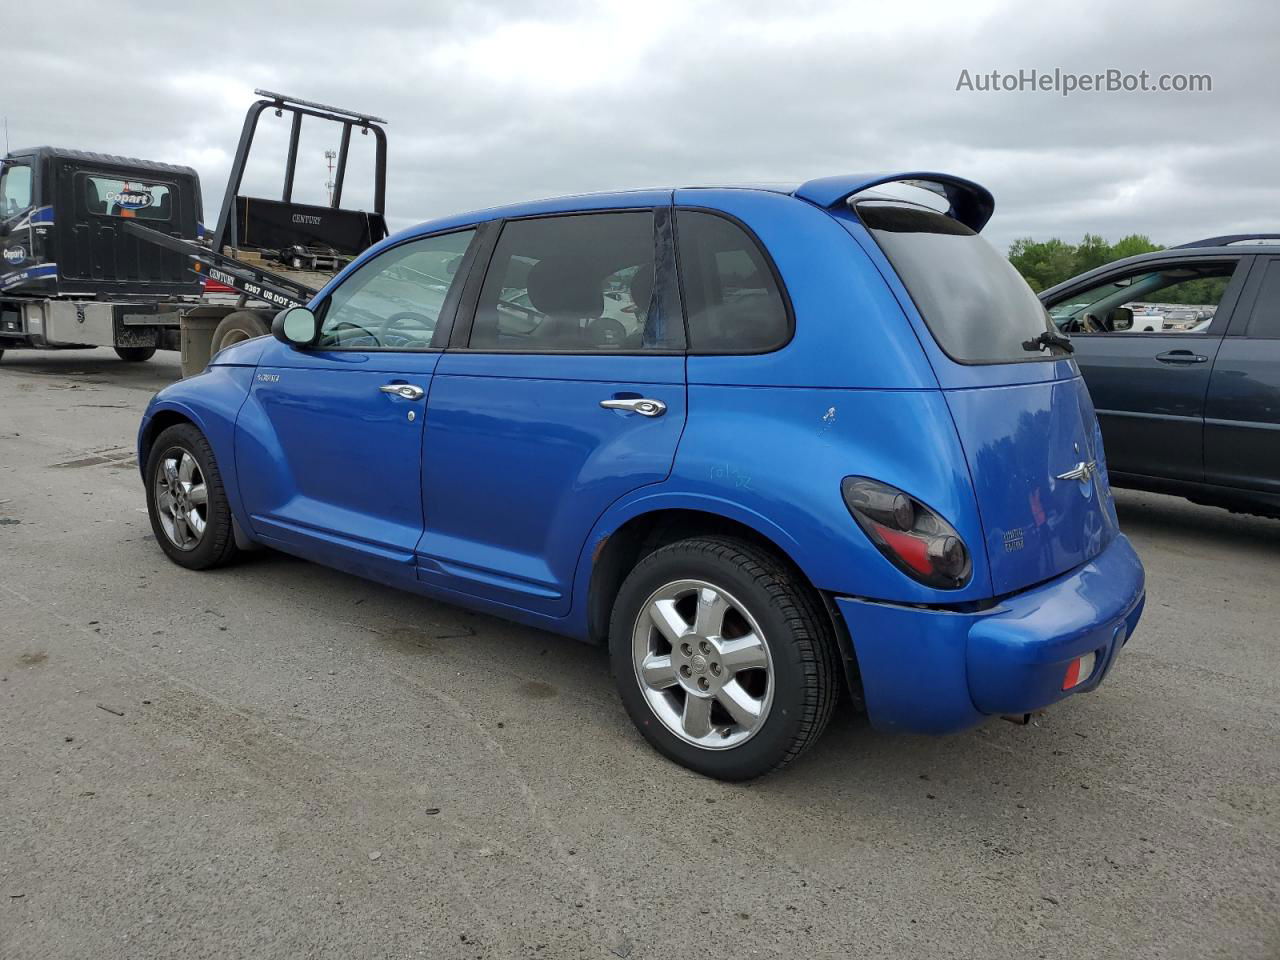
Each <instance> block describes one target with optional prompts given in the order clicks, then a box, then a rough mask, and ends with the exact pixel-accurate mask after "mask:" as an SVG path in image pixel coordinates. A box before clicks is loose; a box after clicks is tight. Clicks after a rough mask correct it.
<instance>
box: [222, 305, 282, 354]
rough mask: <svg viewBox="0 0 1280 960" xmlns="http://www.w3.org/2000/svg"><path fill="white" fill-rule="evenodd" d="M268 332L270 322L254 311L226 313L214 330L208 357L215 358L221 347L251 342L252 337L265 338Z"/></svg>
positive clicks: (269, 330)
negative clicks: (246, 341)
mask: <svg viewBox="0 0 1280 960" xmlns="http://www.w3.org/2000/svg"><path fill="white" fill-rule="evenodd" d="M270 332H271V321H270V320H269V319H268V318H267V317H264V316H263V315H262V314H261V313H258V312H257V311H255V310H237V311H236V312H235V313H228V314H227V315H226V316H225V317H223V318H222V320H221V322H220V323H219V324H218V326H217V327H216V328H214V331H213V341H212V342H211V343H210V345H209V356H210V357H213V356H215V355H216V354H217V352H218V351H219V350H221V349H222V348H223V347H229V346H231V345H232V344H235V343H242V342H243V341H245V340H252V339H253V338H254V337H265V336H266V335H267V334H268V333H270Z"/></svg>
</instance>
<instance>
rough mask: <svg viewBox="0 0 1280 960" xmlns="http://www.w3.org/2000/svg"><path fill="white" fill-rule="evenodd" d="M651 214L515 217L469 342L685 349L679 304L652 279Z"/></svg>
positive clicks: (529, 348)
mask: <svg viewBox="0 0 1280 960" xmlns="http://www.w3.org/2000/svg"><path fill="white" fill-rule="evenodd" d="M654 227H655V217H654V214H653V211H650V210H643V211H625V212H619V213H589V214H572V215H569V216H558V217H540V218H536V219H529V220H512V221H510V222H509V223H507V224H505V225H504V226H503V228H502V235H501V236H500V237H499V238H498V243H497V246H496V247H495V248H494V252H493V258H492V260H491V262H490V264H489V269H488V272H487V273H486V274H485V278H484V285H483V287H482V288H481V291H480V299H479V302H478V303H477V305H476V315H475V322H474V324H473V326H472V330H471V339H470V342H469V344H468V346H469V347H470V348H471V349H473V350H500V351H507V350H512V351H520V352H532V353H556V352H561V353H610V352H623V353H627V352H635V351H645V350H679V349H682V348H683V345H684V336H683V328H682V325H681V322H680V316H679V310H678V309H677V308H676V306H675V304H674V302H673V298H672V297H671V296H669V295H668V293H667V291H666V286H667V285H666V284H658V283H655V275H660V274H661V272H662V271H661V270H660V269H658V268H659V263H658V259H657V258H656V257H655V230H654Z"/></svg>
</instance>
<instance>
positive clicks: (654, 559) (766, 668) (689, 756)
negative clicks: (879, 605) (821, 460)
mask: <svg viewBox="0 0 1280 960" xmlns="http://www.w3.org/2000/svg"><path fill="white" fill-rule="evenodd" d="M831 634H832V630H831V625H830V621H829V620H828V618H827V616H826V614H825V613H824V611H823V610H822V608H821V601H820V598H819V597H818V596H817V594H816V593H815V592H814V590H813V588H812V587H810V586H809V584H808V583H806V582H804V581H803V580H802V579H801V577H800V575H799V574H798V573H797V572H794V571H792V570H791V569H790V568H789V567H788V566H787V565H785V564H784V563H782V562H781V561H780V560H779V559H778V558H777V557H776V556H774V555H773V554H771V553H769V552H767V551H765V550H763V549H761V548H759V547H756V546H755V545H753V544H750V543H747V542H745V541H742V540H736V539H732V538H728V537H723V538H722V537H705V538H697V539H689V540H681V541H679V542H677V543H673V544H670V545H668V546H665V547H662V548H660V549H658V550H656V551H654V552H653V553H651V554H649V555H648V556H647V557H645V558H644V559H643V560H641V561H640V562H639V563H638V564H637V565H636V567H635V569H634V570H632V572H631V573H630V575H629V576H628V577H627V579H626V580H625V581H624V582H623V584H622V587H621V589H620V590H619V591H618V597H617V600H616V602H615V604H614V610H613V617H612V620H611V623H610V628H609V646H610V658H611V661H612V665H613V672H614V676H615V678H616V680H617V683H618V691H619V693H620V695H621V697H622V701H623V704H624V705H625V706H626V708H627V712H628V713H629V714H630V716H631V719H632V721H633V722H634V723H635V725H636V727H637V728H638V729H639V730H640V732H641V734H642V735H643V736H644V738H645V739H646V740H648V741H649V743H650V744H651V745H652V746H653V747H654V748H656V749H657V750H658V751H659V752H660V753H662V754H663V755H664V756H666V757H668V758H670V759H671V760H674V761H675V762H676V763H679V764H681V765H682V766H685V767H688V768H689V769H691V770H694V771H696V772H698V773H701V774H704V775H706V776H709V777H715V778H717V779H720V780H750V779H753V778H755V777H759V776H762V775H764V774H766V773H769V772H770V771H772V770H776V769H777V768H779V767H781V766H784V765H785V764H787V763H789V762H791V761H792V760H794V759H795V758H796V757H798V756H799V755H800V754H801V753H803V752H804V751H805V750H806V749H808V747H809V746H810V745H812V744H813V742H814V741H816V740H817V739H818V737H819V735H820V734H821V733H822V731H823V730H824V729H825V728H826V725H827V722H828V721H829V720H830V719H831V714H832V711H833V709H834V707H835V703H836V699H837V697H838V693H839V687H838V670H839V665H838V663H837V661H836V656H835V654H836V651H835V647H834V641H833V638H832V635H831Z"/></svg>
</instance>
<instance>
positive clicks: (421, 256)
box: [236, 230, 476, 579]
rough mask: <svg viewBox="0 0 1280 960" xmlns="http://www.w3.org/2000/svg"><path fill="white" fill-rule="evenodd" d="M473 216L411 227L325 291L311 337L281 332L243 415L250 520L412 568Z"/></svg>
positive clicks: (277, 536)
mask: <svg viewBox="0 0 1280 960" xmlns="http://www.w3.org/2000/svg"><path fill="white" fill-rule="evenodd" d="M475 233H476V232H475V231H474V230H462V231H455V232H452V233H447V234H441V235H437V236H431V237H422V238H416V239H413V240H409V241H407V242H405V243H402V244H399V245H397V246H395V247H392V248H390V249H388V250H385V251H383V252H382V253H380V254H379V255H378V256H376V257H374V258H373V259H372V260H370V261H368V262H366V263H365V264H363V265H362V266H360V267H359V268H357V269H356V270H355V271H353V272H352V273H350V274H349V275H348V276H347V277H346V278H345V279H344V280H343V281H342V282H341V283H340V284H339V285H338V286H337V287H336V288H335V289H334V290H333V292H332V293H331V294H330V295H329V296H328V297H327V298H326V299H325V300H324V301H323V302H322V303H320V304H318V305H317V313H318V315H319V316H320V317H321V320H322V328H321V335H320V339H319V342H318V344H317V345H316V347H315V348H313V349H307V350H298V349H295V348H293V347H290V346H288V345H286V344H284V343H281V342H278V341H274V340H273V341H272V342H271V343H270V344H269V345H268V346H267V347H266V348H265V349H264V351H263V353H262V356H261V359H260V360H259V363H258V369H257V372H256V374H255V377H254V383H253V387H252V389H251V391H250V395H249V398H248V401H247V402H246V403H245V405H244V407H243V408H242V409H241V412H240V415H239V418H238V420H237V439H236V458H237V461H238V468H239V469H238V470H237V473H238V475H239V478H240V493H241V497H242V498H243V500H244V503H245V506H246V507H247V509H248V511H249V513H250V522H251V524H252V525H253V529H254V532H255V534H257V535H258V536H260V537H264V538H269V539H270V541H272V542H274V543H275V544H276V545H278V546H281V547H284V548H286V549H290V550H291V551H292V552H295V553H299V554H301V555H303V556H308V557H312V558H314V559H317V560H320V561H321V562H324V563H329V564H331V565H333V566H338V567H342V568H345V569H350V570H353V571H355V572H357V573H361V574H365V575H369V576H374V577H376V578H379V579H385V578H397V577H403V578H406V579H413V570H414V565H413V551H414V547H415V546H416V545H417V542H418V539H419V538H420V537H421V536H422V501H421V477H422V458H423V450H422V442H423V424H424V415H425V413H426V409H427V394H428V393H429V392H430V390H431V386H432V375H433V373H434V372H435V368H436V364H437V362H438V361H439V359H440V355H441V347H440V344H439V343H438V342H436V340H435V338H436V336H437V330H439V336H441V337H444V336H447V330H445V329H444V327H445V326H447V325H448V321H449V318H450V317H451V315H452V311H453V310H454V309H455V306H456V303H457V298H458V295H459V294H460V290H458V289H457V288H458V287H459V286H460V281H459V280H458V279H457V277H458V276H459V275H460V274H461V273H462V270H460V269H459V265H460V264H461V263H462V262H463V260H464V254H465V252H466V251H467V249H468V246H469V244H470V243H471V241H472V239H473V237H474V236H475Z"/></svg>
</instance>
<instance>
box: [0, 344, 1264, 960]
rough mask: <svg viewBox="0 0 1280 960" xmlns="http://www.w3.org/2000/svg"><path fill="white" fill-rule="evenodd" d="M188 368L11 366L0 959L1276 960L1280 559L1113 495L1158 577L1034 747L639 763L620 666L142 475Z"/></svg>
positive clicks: (847, 716) (836, 726)
mask: <svg viewBox="0 0 1280 960" xmlns="http://www.w3.org/2000/svg"><path fill="white" fill-rule="evenodd" d="M165 356H168V357H170V358H172V357H173V355H172V354H168V355H165V354H161V355H159V357H158V358H157V359H156V360H153V361H151V362H149V363H146V364H140V365H128V364H123V363H121V362H119V361H117V360H116V359H115V358H114V356H112V355H111V354H110V353H109V352H106V351H97V352H73V353H64V354H38V353H13V352H11V353H9V354H7V355H6V356H5V358H4V360H3V362H2V363H0V410H2V411H3V416H2V417H0V678H2V679H0V823H2V824H3V829H0V957H3V958H4V960H17V958H39V960H53V958H77V960H80V958H85V957H92V958H94V960H108V958H159V957H209V958H232V957H253V958H265V957H280V958H303V957H326V958H328V957H333V958H343V960H346V958H353V957H366V956H368V957H375V956H376V957H380V958H383V957H385V958H398V957H433V958H436V957H439V958H452V957H483V958H488V957H522V958H523V957H548V958H561V957H598V958H603V960H608V958H610V957H615V956H616V957H624V958H625V957H633V958H637V960H639V958H648V957H663V958H669V957H676V956H705V957H734V958H747V957H756V956H759V957H775V956H777V957H806V958H808V957H828V956H831V957H877V958H882V957H884V958H896V957H911V958H918V957H922V956H929V957H933V958H942V957H963V958H969V957H983V958H1005V957H1008V958H1019V960H1021V958H1028V957H1030V958H1034V957H1072V958H1084V957H1088V958H1098V957H1123V958H1126V960H1129V958H1142V957H1152V958H1182V957H1185V958H1196V960H1202V958H1206V957H1223V958H1231V960H1239V958H1255V957H1256V958H1268V957H1269V958H1275V957H1277V956H1280V893H1278V890H1280V813H1278V812H1277V809H1278V804H1280V738H1278V737H1277V734H1278V733H1280V696H1278V694H1280V649H1278V647H1280V640H1278V638H1277V633H1278V632H1280V631H1277V627H1276V624H1277V621H1280V589H1277V588H1278V587H1280V522H1276V521H1269V520H1259V519H1255V518H1247V517H1236V516H1233V515H1230V514H1227V513H1225V512H1223V511H1220V510H1214V509H1209V508H1204V507H1197V506H1193V505H1191V504H1189V503H1186V502H1184V501H1181V500H1176V499H1170V498H1167V497H1160V496H1154V495H1148V494H1139V493H1132V492H1120V493H1119V494H1118V500H1119V504H1120V514H1121V521H1122V523H1123V525H1124V527H1125V529H1126V530H1127V532H1128V533H1129V534H1130V536H1131V537H1132V538H1133V540H1134V542H1135V544H1136V545H1137V547H1138V549H1139V551H1140V552H1141V554H1142V556H1143V559H1144V561H1145V562H1146V565H1147V574H1148V584H1149V591H1150V594H1149V601H1148V604H1147V612H1146V615H1145V618H1144V620H1143V622H1142V624H1141V626H1140V627H1139V630H1138V633H1137V634H1136V635H1135V637H1134V639H1133V640H1132V641H1131V642H1130V644H1129V645H1128V647H1127V648H1126V650H1125V652H1124V654H1123V656H1122V657H1121V658H1120V659H1119V661H1118V662H1117V664H1116V666H1115V668H1114V670H1113V671H1112V673H1111V676H1110V677H1109V679H1108V682H1107V683H1106V684H1105V685H1104V686H1103V687H1102V688H1101V689H1100V690H1099V691H1098V692H1096V693H1094V694H1090V695H1087V696H1081V697H1077V698H1075V699H1073V700H1071V701H1069V702H1067V703H1064V704H1061V705H1059V706H1058V707H1057V708H1055V709H1053V710H1051V711H1049V712H1048V713H1047V714H1045V715H1043V716H1042V717H1039V718H1038V719H1037V720H1036V721H1035V722H1033V723H1032V724H1031V725H1030V726H1027V727H1015V726H1013V725H1011V724H1007V723H1002V722H999V721H993V722H992V723H989V724H987V725H986V726H984V727H982V728H980V729H978V730H974V731H971V732H969V733H965V734H962V735H958V736H954V737H950V738H947V739H928V738H917V737H902V736H887V735H881V734H878V733H875V732H873V731H871V730H870V729H869V728H868V727H867V724H866V722H865V720H864V719H863V718H861V717H859V716H856V715H854V714H852V713H851V712H850V711H848V710H842V711H841V713H840V714H839V715H838V716H837V718H836V720H835V722H834V723H833V724H832V727H831V728H830V729H829V730H828V732H827V734H826V736H825V737H824V738H823V740H822V741H821V742H820V743H819V744H818V746H817V747H816V748H815V749H814V750H812V751H811V752H810V753H809V754H807V755H806V756H805V757H804V758H803V759H802V760H801V761H799V762H797V763H796V764H794V765H792V766H791V767H790V768H789V769H788V770H787V771H786V772H784V773H783V774H781V775H779V776H775V777H772V778H768V779H765V780H763V781H760V782H757V783H754V784H750V785H746V786H729V785H724V784H720V783H716V782H713V781H709V780H705V779H702V778H700V777H697V776H695V775H693V774H691V773H688V772H687V771H685V770H683V769H681V768H678V767H675V766H673V765H671V764H669V763H667V762H666V761H664V760H663V759H661V758H660V757H658V756H657V755H656V754H654V753H653V752H652V751H650V750H649V749H648V747H647V746H646V745H645V744H644V743H643V741H642V740H641V739H640V737H639V736H638V735H637V734H636V733H635V732H634V731H633V730H632V728H631V725H630V723H629V722H628V720H627V718H626V716H625V714H624V713H623V710H622V707H621V706H620V704H619V702H618V700H617V698H616V697H615V695H614V692H613V687H612V682H611V680H610V677H609V673H608V668H607V663H606V660H605V657H604V655H603V654H602V653H601V652H600V651H598V650H595V649H591V648H587V647H583V646H581V645H579V644H577V643H574V642H572V641H569V640H564V639H561V638H558V637H555V636H551V635H548V634H544V633H539V632H537V631H534V630H529V629H525V628H522V627H516V626H512V625H509V624H506V623H504V622H502V621H499V620H494V619H491V618H489V617H485V616H479V615H473V614H469V613H466V612H464V611H461V610H458V609H455V608H452V607H448V606H444V605H440V604H435V603H431V602H428V601H425V600H422V599H420V598H415V597H413V596H409V595H405V594H400V593H396V592H394V591H392V590H389V589H386V588H384V587H380V586H377V585H374V584H371V583H367V582H364V581H361V580H358V579H355V578H352V577H349V576H345V575H341V574H338V573H336V572H332V571H329V570H326V569H323V568H321V567H317V566H312V565H309V564H306V563H303V562H301V561H297V560H293V559H290V558H287V557H283V556H277V555H262V556H257V557H254V558H252V559H250V560H249V562H246V563H243V564H241V565H238V566H235V567H232V568H229V569H226V570H222V571H218V572H214V573H208V574H193V573H189V572H186V571H184V570H181V569H179V568H178V567H176V566H173V565H171V564H170V563H169V562H168V561H167V560H166V559H165V558H164V556H163V555H162V554H161V552H160V550H159V548H158V547H157V546H156V544H155V543H154V542H153V540H152V537H151V532H150V527H149V525H148V523H147V518H146V514H145V510H144V504H143V496H142V487H141V484H140V481H139V478H138V473H137V469H136V466H135V464H134V462H133V459H132V453H133V440H134V432H135V430H136V427H137V422H138V416H139V414H140V412H141V411H142V409H143V407H144V405H145V404H146V402H147V400H148V398H149V397H150V395H151V393H152V392H153V391H154V390H156V389H158V388H159V387H160V386H161V385H163V384H164V383H166V382H168V381H169V380H170V379H173V378H174V377H176V376H177V364H176V361H174V360H172V359H168V360H165V359H160V357H165Z"/></svg>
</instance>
